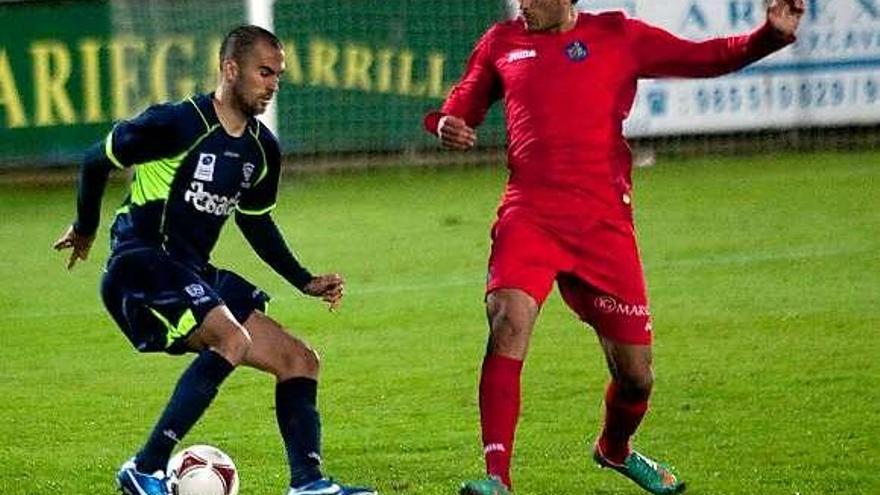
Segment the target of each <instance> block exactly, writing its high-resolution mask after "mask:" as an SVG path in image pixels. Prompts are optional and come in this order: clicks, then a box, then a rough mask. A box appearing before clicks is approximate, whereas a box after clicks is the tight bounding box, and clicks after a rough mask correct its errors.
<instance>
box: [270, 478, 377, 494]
mask: <svg viewBox="0 0 880 495" xmlns="http://www.w3.org/2000/svg"><path fill="white" fill-rule="evenodd" d="M287 495H378V493H377V492H376V490H373V489H372V488H365V487H357V486H345V485H340V484H339V483H336V482H335V481H333V478H321V479H318V480H315V481H312V482H311V483H306V484H305V485H302V486H292V487H290V491H288V492H287Z"/></svg>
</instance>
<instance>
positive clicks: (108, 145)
mask: <svg viewBox="0 0 880 495" xmlns="http://www.w3.org/2000/svg"><path fill="white" fill-rule="evenodd" d="M104 154H105V155H107V158H109V159H110V161H111V162H113V165H115V166H116V167H117V168H119V169H124V168H125V165H123V164H122V163H121V162H120V161H119V159H118V158H116V155H114V154H113V131H110V134H107V139H105V140H104Z"/></svg>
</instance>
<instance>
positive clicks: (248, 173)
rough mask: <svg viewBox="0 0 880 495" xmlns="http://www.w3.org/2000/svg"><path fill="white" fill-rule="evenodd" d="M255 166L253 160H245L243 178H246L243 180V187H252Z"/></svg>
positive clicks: (242, 170) (242, 169) (242, 171)
mask: <svg viewBox="0 0 880 495" xmlns="http://www.w3.org/2000/svg"><path fill="white" fill-rule="evenodd" d="M255 168H256V167H255V166H254V164H253V163H251V162H245V164H244V165H242V167H241V176H242V178H244V180H243V181H241V187H243V188H245V189H249V188H250V187H251V177H252V176H253V175H254V169H255Z"/></svg>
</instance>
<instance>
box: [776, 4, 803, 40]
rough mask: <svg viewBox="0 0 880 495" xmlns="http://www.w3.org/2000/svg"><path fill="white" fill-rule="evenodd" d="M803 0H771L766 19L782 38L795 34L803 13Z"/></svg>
mask: <svg viewBox="0 0 880 495" xmlns="http://www.w3.org/2000/svg"><path fill="white" fill-rule="evenodd" d="M804 9H805V7H804V0H771V2H770V5H769V6H768V7H767V21H768V22H770V25H771V26H773V28H774V29H776V32H777V33H779V34H780V35H781V36H782V37H784V38H790V37H792V36H794V35H795V33H796V32H797V29H798V25H800V23H801V17H803V15H804Z"/></svg>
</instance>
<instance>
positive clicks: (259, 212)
mask: <svg viewBox="0 0 880 495" xmlns="http://www.w3.org/2000/svg"><path fill="white" fill-rule="evenodd" d="M276 204H277V203H272V205H271V206H267V207H266V208H263V209H262V210H245V209H242V208H238V211H239V213H244V214H245V215H265V214H266V213H269V212H270V211H272V210H274V209H275V205H276Z"/></svg>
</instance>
